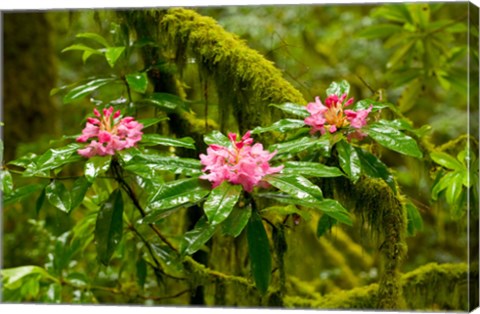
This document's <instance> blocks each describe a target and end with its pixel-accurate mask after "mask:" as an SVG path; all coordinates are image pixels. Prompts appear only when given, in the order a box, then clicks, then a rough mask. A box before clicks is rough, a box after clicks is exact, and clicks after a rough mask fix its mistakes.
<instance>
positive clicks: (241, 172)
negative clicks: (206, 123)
mask: <svg viewBox="0 0 480 314" xmlns="http://www.w3.org/2000/svg"><path fill="white" fill-rule="evenodd" d="M250 134H251V133H250V131H248V132H247V133H245V135H244V136H243V137H242V138H241V140H240V141H238V142H237V134H234V133H229V134H228V138H229V139H230V142H231V143H232V145H231V147H224V146H220V145H215V144H212V145H210V146H209V147H208V148H207V155H205V154H201V155H200V160H201V163H202V165H204V166H205V167H204V168H203V171H204V172H205V174H203V175H202V176H200V178H202V179H206V180H209V181H210V182H212V186H213V187H214V188H215V187H216V186H218V185H220V184H221V183H222V182H224V181H228V182H230V183H232V184H241V185H242V186H243V189H244V190H245V191H247V192H251V191H252V190H253V187H255V186H262V187H267V186H268V184H267V183H266V182H263V181H262V179H263V177H264V176H266V175H267V174H273V173H277V172H279V171H280V170H282V169H283V166H279V167H270V164H269V161H270V159H272V157H273V156H275V154H276V151H275V152H272V153H270V152H269V151H266V150H264V149H263V145H262V144H260V143H256V144H254V145H253V146H252V144H253V139H252V138H250Z"/></svg>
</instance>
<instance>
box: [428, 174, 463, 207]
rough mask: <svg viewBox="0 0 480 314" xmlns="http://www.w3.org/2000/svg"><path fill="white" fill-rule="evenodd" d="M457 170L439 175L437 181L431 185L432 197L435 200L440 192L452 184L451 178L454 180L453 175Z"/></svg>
mask: <svg viewBox="0 0 480 314" xmlns="http://www.w3.org/2000/svg"><path fill="white" fill-rule="evenodd" d="M457 173H458V172H448V173H447V174H445V175H444V176H442V177H440V179H439V180H438V181H436V182H435V183H434V185H433V187H432V199H433V200H434V201H436V200H437V199H438V195H439V194H440V192H442V191H443V190H445V189H446V188H447V187H448V186H449V185H451V184H452V180H454V177H455V175H456V174H457Z"/></svg>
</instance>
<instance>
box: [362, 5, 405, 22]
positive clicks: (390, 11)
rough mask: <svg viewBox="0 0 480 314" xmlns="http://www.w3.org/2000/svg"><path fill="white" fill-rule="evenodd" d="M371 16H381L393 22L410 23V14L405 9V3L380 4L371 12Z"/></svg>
mask: <svg viewBox="0 0 480 314" xmlns="http://www.w3.org/2000/svg"><path fill="white" fill-rule="evenodd" d="M372 16H373V17H381V18H384V19H387V20H390V21H394V22H401V23H412V22H413V20H412V16H411V15H410V12H409V11H408V9H407V6H406V4H404V3H401V4H387V5H382V6H380V7H379V8H377V9H376V10H374V12H373V13H372Z"/></svg>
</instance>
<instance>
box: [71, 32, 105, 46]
mask: <svg viewBox="0 0 480 314" xmlns="http://www.w3.org/2000/svg"><path fill="white" fill-rule="evenodd" d="M76 37H77V38H88V39H91V40H93V41H95V42H97V43H99V44H100V45H102V46H104V47H109V45H108V42H107V40H106V39H105V38H104V37H102V36H101V35H99V34H97V33H79V34H77V35H76Z"/></svg>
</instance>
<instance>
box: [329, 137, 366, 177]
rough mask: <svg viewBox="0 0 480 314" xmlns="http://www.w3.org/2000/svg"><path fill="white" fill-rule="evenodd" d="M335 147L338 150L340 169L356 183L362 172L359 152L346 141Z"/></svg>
mask: <svg viewBox="0 0 480 314" xmlns="http://www.w3.org/2000/svg"><path fill="white" fill-rule="evenodd" d="M335 147H336V148H337V153H338V161H339V163H340V167H341V168H342V170H343V171H344V172H345V173H346V174H347V176H348V177H349V178H350V180H352V182H356V181H357V180H358V179H359V178H360V174H361V172H362V168H361V162H360V158H359V157H358V154H357V151H356V150H355V148H354V147H353V146H352V145H350V144H349V143H347V142H346V141H344V140H342V141H340V142H338V143H337V144H336V146H335Z"/></svg>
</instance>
